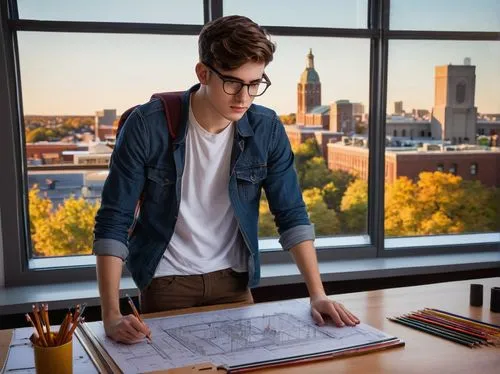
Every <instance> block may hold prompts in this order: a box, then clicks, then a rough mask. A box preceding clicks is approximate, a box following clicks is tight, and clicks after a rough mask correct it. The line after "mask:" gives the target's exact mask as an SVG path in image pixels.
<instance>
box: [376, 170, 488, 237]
mask: <svg viewBox="0 0 500 374" xmlns="http://www.w3.org/2000/svg"><path fill="white" fill-rule="evenodd" d="M497 193H498V192H497V191H496V190H495V189H491V188H486V187H485V186H483V185H481V183H480V182H478V181H474V182H470V181H464V180H462V178H461V177H459V176H455V175H453V174H450V173H442V172H422V173H420V175H419V180H418V181H417V182H416V183H414V182H412V181H411V180H409V179H408V178H406V177H403V178H398V180H397V181H396V182H394V183H393V184H392V185H388V186H386V193H385V233H386V235H387V236H413V235H438V234H457V233H465V232H488V231H496V230H497V228H498V211H497V208H496V206H495V204H494V203H493V202H494V201H495V196H496V194H497Z"/></svg>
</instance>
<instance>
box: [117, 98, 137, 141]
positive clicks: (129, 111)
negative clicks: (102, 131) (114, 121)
mask: <svg viewBox="0 0 500 374" xmlns="http://www.w3.org/2000/svg"><path fill="white" fill-rule="evenodd" d="M138 106H139V105H136V106H133V107H132V108H128V109H127V110H126V111H125V112H123V113H122V115H121V116H120V119H119V120H118V126H117V128H116V139H118V135H119V134H120V130H121V129H122V127H123V124H124V123H125V121H126V120H127V118H128V117H129V116H130V114H132V112H133V111H134V109H135V108H137V107H138Z"/></svg>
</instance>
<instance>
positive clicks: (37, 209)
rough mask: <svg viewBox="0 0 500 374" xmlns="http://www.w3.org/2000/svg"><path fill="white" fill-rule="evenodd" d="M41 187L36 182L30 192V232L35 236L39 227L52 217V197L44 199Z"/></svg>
mask: <svg viewBox="0 0 500 374" xmlns="http://www.w3.org/2000/svg"><path fill="white" fill-rule="evenodd" d="M39 193H40V189H39V188H38V185H37V184H35V185H33V187H32V188H31V189H30V190H29V192H28V203H29V218H30V234H31V236H33V235H34V234H35V233H36V232H37V228H39V227H40V226H42V225H44V224H45V222H47V220H48V218H49V217H50V214H51V211H52V202H51V201H50V199H47V198H45V199H42V198H40V196H39Z"/></svg>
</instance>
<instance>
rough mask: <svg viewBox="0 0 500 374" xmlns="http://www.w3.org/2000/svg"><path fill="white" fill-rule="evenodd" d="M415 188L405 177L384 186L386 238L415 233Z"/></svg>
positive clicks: (416, 213)
mask: <svg viewBox="0 0 500 374" xmlns="http://www.w3.org/2000/svg"><path fill="white" fill-rule="evenodd" d="M416 196H417V186H416V185H415V184H414V183H413V182H412V181H411V180H410V179H408V178H407V177H400V178H398V179H396V180H395V181H394V183H392V184H386V186H385V234H386V235H387V236H399V235H405V234H404V233H407V234H406V235H410V234H412V233H416V232H417V231H418V229H417V220H416V216H417V215H418V211H417V204H416Z"/></svg>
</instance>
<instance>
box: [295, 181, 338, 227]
mask: <svg viewBox="0 0 500 374" xmlns="http://www.w3.org/2000/svg"><path fill="white" fill-rule="evenodd" d="M302 196H303V198H304V202H305V204H306V206H307V211H308V213H309V218H310V220H311V222H312V223H313V224H314V230H315V232H316V235H334V234H338V233H340V232H341V227H340V220H339V218H338V215H337V212H335V211H334V210H333V209H328V207H327V206H326V204H325V202H324V201H323V196H322V194H321V190H320V189H319V188H310V189H307V190H304V191H303V193H302Z"/></svg>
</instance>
